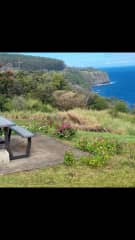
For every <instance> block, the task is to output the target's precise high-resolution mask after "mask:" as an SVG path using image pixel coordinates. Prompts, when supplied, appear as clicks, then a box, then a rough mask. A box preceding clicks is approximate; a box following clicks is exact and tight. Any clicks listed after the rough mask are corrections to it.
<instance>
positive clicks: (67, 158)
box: [64, 151, 76, 166]
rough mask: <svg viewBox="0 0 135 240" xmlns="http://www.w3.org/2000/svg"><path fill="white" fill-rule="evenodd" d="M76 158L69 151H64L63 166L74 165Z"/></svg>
mask: <svg viewBox="0 0 135 240" xmlns="http://www.w3.org/2000/svg"><path fill="white" fill-rule="evenodd" d="M75 161H76V158H75V156H74V154H73V153H72V152H71V151H66V152H65V155H64V164H66V165H67V166H71V165H73V164H74V163H75Z"/></svg>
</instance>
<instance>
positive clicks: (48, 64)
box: [0, 53, 65, 71]
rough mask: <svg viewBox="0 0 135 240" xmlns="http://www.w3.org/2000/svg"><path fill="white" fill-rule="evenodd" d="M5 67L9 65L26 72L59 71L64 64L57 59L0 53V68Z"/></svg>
mask: <svg viewBox="0 0 135 240" xmlns="http://www.w3.org/2000/svg"><path fill="white" fill-rule="evenodd" d="M5 65H10V67H12V68H15V69H19V70H26V71H38V70H57V71H59V70H63V69H64V68H65V64H64V62H63V61H62V60H58V59H53V58H48V57H36V56H26V55H23V54H11V53H0V66H1V67H5Z"/></svg>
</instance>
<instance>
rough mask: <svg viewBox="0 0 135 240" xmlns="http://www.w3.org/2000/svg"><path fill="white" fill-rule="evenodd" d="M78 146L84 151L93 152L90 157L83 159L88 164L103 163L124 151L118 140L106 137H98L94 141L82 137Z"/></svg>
mask: <svg viewBox="0 0 135 240" xmlns="http://www.w3.org/2000/svg"><path fill="white" fill-rule="evenodd" d="M77 146H78V147H79V149H81V150H83V151H88V152H89V153H90V154H91V157H90V158H89V159H87V158H84V160H83V159H82V161H84V162H86V163H87V164H88V165H91V164H93V165H94V164H95V165H98V166H99V165H103V164H104V163H105V162H106V161H107V160H108V159H109V158H110V157H111V156H113V155H115V154H120V153H122V151H123V146H122V144H121V143H119V142H117V141H116V140H108V139H104V138H102V137H101V138H96V139H95V140H94V142H92V143H91V142H89V140H88V139H85V138H83V139H80V140H79V142H78V144H77Z"/></svg>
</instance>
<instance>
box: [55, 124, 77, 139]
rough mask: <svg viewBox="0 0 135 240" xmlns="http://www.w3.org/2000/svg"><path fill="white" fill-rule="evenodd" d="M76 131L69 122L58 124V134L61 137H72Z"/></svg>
mask: <svg viewBox="0 0 135 240" xmlns="http://www.w3.org/2000/svg"><path fill="white" fill-rule="evenodd" d="M75 133H76V131H75V130H74V129H73V128H72V127H71V126H70V124H68V123H62V124H59V125H57V126H56V136H57V137H59V138H66V139H70V138H71V137H73V136H74V135H75Z"/></svg>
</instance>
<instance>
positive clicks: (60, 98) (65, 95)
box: [53, 91, 86, 110]
mask: <svg viewBox="0 0 135 240" xmlns="http://www.w3.org/2000/svg"><path fill="white" fill-rule="evenodd" d="M53 98H54V106H55V107H58V109H59V110H69V109H73V108H77V107H85V106H86V96H85V95H84V94H78V93H76V92H72V91H55V92H54V93H53Z"/></svg>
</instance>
